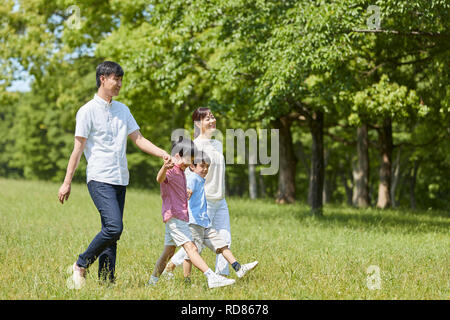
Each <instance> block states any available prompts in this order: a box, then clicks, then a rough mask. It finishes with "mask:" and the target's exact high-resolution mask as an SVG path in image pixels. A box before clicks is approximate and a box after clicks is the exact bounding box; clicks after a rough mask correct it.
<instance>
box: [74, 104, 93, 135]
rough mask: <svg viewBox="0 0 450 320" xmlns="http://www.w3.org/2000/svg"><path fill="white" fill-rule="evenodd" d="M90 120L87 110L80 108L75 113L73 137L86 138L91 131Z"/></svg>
mask: <svg viewBox="0 0 450 320" xmlns="http://www.w3.org/2000/svg"><path fill="white" fill-rule="evenodd" d="M91 127H92V121H91V117H90V113H89V110H88V109H87V108H80V109H79V110H78V112H77V115H76V125H75V137H83V138H86V139H87V138H88V137H89V133H90V132H91Z"/></svg>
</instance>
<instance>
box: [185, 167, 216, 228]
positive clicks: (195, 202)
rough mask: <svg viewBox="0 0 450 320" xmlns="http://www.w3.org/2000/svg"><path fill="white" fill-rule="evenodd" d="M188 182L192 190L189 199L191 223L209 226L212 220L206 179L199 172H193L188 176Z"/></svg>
mask: <svg viewBox="0 0 450 320" xmlns="http://www.w3.org/2000/svg"><path fill="white" fill-rule="evenodd" d="M186 184H187V188H188V189H190V190H192V195H191V198H190V199H189V201H188V209H189V223H192V224H197V225H199V226H202V227H204V228H209V227H210V226H211V221H210V220H209V217H208V212H207V203H206V194H205V179H204V178H202V177H200V176H199V175H198V174H197V173H195V172H191V173H190V174H189V175H188V176H187V177H186Z"/></svg>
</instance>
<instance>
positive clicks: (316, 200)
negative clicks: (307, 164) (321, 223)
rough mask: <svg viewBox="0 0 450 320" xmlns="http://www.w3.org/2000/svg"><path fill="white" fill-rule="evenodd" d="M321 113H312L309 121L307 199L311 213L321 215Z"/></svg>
mask: <svg viewBox="0 0 450 320" xmlns="http://www.w3.org/2000/svg"><path fill="white" fill-rule="evenodd" d="M323 122H324V120H323V112H321V111H316V112H314V113H313V116H312V120H310V121H309V128H310V130H311V136H312V153H311V171H310V172H311V174H310V178H309V191H308V199H310V206H311V213H312V214H313V215H322V206H323V202H322V193H323V181H324V173H325V170H324V157H323V156H324V155H323Z"/></svg>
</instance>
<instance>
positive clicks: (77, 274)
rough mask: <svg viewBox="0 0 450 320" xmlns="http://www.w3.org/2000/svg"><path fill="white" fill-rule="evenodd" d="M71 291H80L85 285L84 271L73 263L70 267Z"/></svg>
mask: <svg viewBox="0 0 450 320" xmlns="http://www.w3.org/2000/svg"><path fill="white" fill-rule="evenodd" d="M72 271H73V274H72V281H73V289H77V290H79V289H81V288H82V287H83V286H84V285H85V284H86V269H84V268H81V267H79V266H77V263H76V262H75V263H74V264H73V266H72Z"/></svg>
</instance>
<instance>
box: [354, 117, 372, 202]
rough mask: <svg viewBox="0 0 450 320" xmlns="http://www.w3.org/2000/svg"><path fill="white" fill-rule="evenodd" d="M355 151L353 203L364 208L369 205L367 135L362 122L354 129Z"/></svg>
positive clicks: (365, 126)
mask: <svg viewBox="0 0 450 320" xmlns="http://www.w3.org/2000/svg"><path fill="white" fill-rule="evenodd" d="M356 135H357V144H356V151H357V154H358V162H357V166H356V170H354V172H353V181H354V185H355V194H354V195H353V196H354V199H353V200H354V201H353V204H354V205H355V206H357V207H358V208H366V207H368V206H369V205H370V198H369V172H370V170H369V169H370V167H369V136H368V129H367V125H365V124H363V125H362V126H361V127H359V128H358V129H357V130H356Z"/></svg>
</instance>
